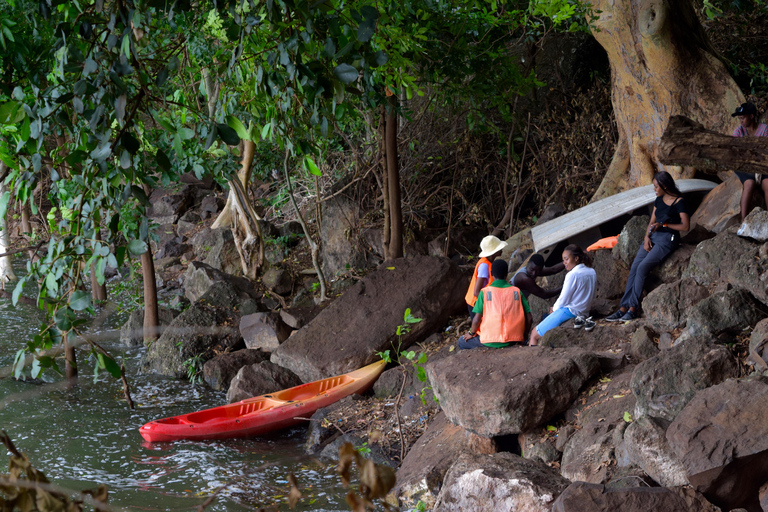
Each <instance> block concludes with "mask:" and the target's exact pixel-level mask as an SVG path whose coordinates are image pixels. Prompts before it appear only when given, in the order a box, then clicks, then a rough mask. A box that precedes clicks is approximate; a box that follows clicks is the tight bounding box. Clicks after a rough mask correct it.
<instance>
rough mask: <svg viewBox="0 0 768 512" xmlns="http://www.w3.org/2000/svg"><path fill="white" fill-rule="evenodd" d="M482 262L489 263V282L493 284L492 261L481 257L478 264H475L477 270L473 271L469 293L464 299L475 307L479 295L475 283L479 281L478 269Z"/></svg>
mask: <svg viewBox="0 0 768 512" xmlns="http://www.w3.org/2000/svg"><path fill="white" fill-rule="evenodd" d="M481 263H487V264H488V284H491V281H492V278H491V262H490V261H488V258H480V259H479V260H478V262H477V265H475V271H474V272H472V280H471V281H470V282H469V290H467V295H466V296H465V297H464V301H465V302H466V303H467V304H469V305H470V306H472V307H474V306H475V302H477V297H475V283H476V282H477V269H479V268H480V264H481Z"/></svg>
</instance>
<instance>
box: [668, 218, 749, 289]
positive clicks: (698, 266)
mask: <svg viewBox="0 0 768 512" xmlns="http://www.w3.org/2000/svg"><path fill="white" fill-rule="evenodd" d="M753 247H754V244H753V243H752V242H749V241H747V240H745V239H743V238H741V237H738V236H736V235H735V234H734V233H733V230H726V231H723V232H722V233H720V234H718V235H717V236H716V237H714V238H711V239H709V240H705V241H703V242H701V243H700V244H699V245H697V246H696V249H695V250H694V251H693V254H691V260H690V262H689V263H688V268H686V269H685V272H683V276H682V277H683V279H685V278H686V277H691V278H693V279H694V280H695V281H696V282H697V283H699V284H700V285H702V286H710V285H712V284H715V283H717V282H718V281H719V280H720V279H721V277H722V278H725V277H726V276H727V274H728V270H729V269H730V268H731V266H732V265H733V262H735V261H736V260H737V259H739V258H740V257H741V255H742V254H744V253H745V252H747V251H749V250H750V249H752V248H753Z"/></svg>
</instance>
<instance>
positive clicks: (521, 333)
mask: <svg viewBox="0 0 768 512" xmlns="http://www.w3.org/2000/svg"><path fill="white" fill-rule="evenodd" d="M482 291H483V318H482V321H481V322H480V329H479V331H480V332H479V334H480V343H484V344H485V343H509V342H511V341H524V340H525V311H524V310H523V300H522V298H521V295H522V292H521V291H520V288H518V287H517V286H509V287H506V288H496V287H491V286H486V287H485V288H483V290H482Z"/></svg>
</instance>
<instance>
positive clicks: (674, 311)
mask: <svg viewBox="0 0 768 512" xmlns="http://www.w3.org/2000/svg"><path fill="white" fill-rule="evenodd" d="M708 296H709V291H708V290H707V288H706V287H704V286H701V285H699V284H697V283H696V281H695V280H694V279H691V278H687V279H683V280H680V281H675V282H673V283H669V284H662V285H661V286H659V287H658V288H656V289H655V290H653V291H652V292H651V293H649V294H648V295H647V296H646V297H645V299H643V312H644V313H645V316H646V318H647V319H648V322H649V323H650V324H651V325H652V326H653V327H654V328H656V329H657V330H659V331H662V332H664V331H671V330H674V329H676V328H678V327H680V326H681V325H684V324H685V321H686V318H687V310H688V308H690V307H692V306H694V305H696V304H698V303H699V302H700V301H701V300H703V299H705V298H707V297H708Z"/></svg>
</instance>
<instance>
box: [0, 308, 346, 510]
mask: <svg viewBox="0 0 768 512" xmlns="http://www.w3.org/2000/svg"><path fill="white" fill-rule="evenodd" d="M123 320H124V318H121V317H119V316H113V317H112V318H110V319H109V321H108V322H107V323H106V324H105V325H107V326H111V327H114V326H116V325H119V324H120V323H121V322H122V321H123ZM41 321H42V316H41V313H40V312H39V311H37V310H35V308H33V307H31V306H25V305H19V306H17V307H15V308H14V307H13V306H12V305H11V304H10V300H7V299H2V298H0V333H1V334H0V365H2V367H3V369H5V370H6V371H7V369H8V368H9V367H10V365H11V364H12V363H13V360H14V355H15V353H16V351H17V350H18V349H19V348H21V347H22V346H23V343H24V342H25V341H26V340H28V339H30V337H31V336H32V335H33V334H34V333H36V332H37V326H38V325H39V324H40V322H41ZM102 334H103V333H102ZM118 337H119V336H118V333H117V332H116V331H114V336H112V337H111V340H110V341H107V342H105V343H104V346H105V348H107V349H108V350H109V351H110V352H111V353H113V354H117V355H119V356H120V357H119V358H118V359H120V358H122V359H123V360H124V361H125V365H126V369H127V371H128V378H129V381H130V383H131V386H132V397H133V400H134V402H135V403H136V409H135V410H134V411H131V410H129V409H128V407H127V405H126V402H125V399H124V398H123V391H122V385H121V384H120V383H119V382H116V381H115V380H114V379H112V378H111V377H107V376H106V375H99V376H98V377H97V378H96V380H95V381H94V377H93V364H92V362H91V361H88V360H87V359H86V353H85V352H83V351H81V352H79V353H78V358H79V359H78V361H79V368H80V379H79V381H78V384H77V385H76V386H74V387H65V386H64V385H63V383H61V381H60V379H59V378H56V377H46V379H45V380H46V382H45V383H43V382H37V383H25V382H19V381H15V380H13V379H9V378H7V377H5V378H2V379H0V428H3V429H5V430H6V431H7V432H8V434H9V435H10V437H11V439H12V440H13V441H14V443H15V444H16V446H17V448H18V449H19V450H20V451H22V452H23V453H25V454H26V455H27V456H28V457H29V458H30V460H31V462H32V464H33V466H34V467H36V468H37V469H40V470H41V471H43V472H44V473H45V474H46V475H47V476H48V478H49V479H50V480H51V481H52V482H53V483H55V484H57V485H60V486H64V487H67V488H72V489H78V490H80V489H84V488H90V487H95V486H96V485H97V484H101V483H103V484H106V485H107V486H108V487H109V492H110V500H109V502H110V505H112V506H115V507H122V508H125V509H129V510H185V509H187V510H189V509H195V508H196V507H198V506H199V505H200V504H202V503H203V502H204V501H205V500H206V499H207V498H208V497H209V496H211V494H212V493H213V492H214V491H215V490H217V489H219V488H220V487H221V486H222V485H224V484H227V483H229V485H228V487H226V489H224V490H222V491H221V492H220V494H219V496H218V497H217V498H216V500H215V501H214V502H213V503H212V504H211V505H210V506H209V507H208V508H207V510H212V511H213V510H215V511H224V510H253V509H254V506H255V507H259V506H268V505H271V504H273V503H276V502H277V503H281V506H280V509H281V510H287V505H285V496H286V495H287V491H288V486H287V480H286V478H287V475H288V474H289V473H294V474H295V475H296V477H297V478H298V480H299V482H300V484H301V485H302V486H303V492H304V495H305V498H304V499H303V500H302V505H300V506H299V507H298V508H297V510H317V511H323V510H326V511H338V510H348V508H347V507H346V504H345V503H344V491H343V490H342V489H341V487H340V485H339V481H338V478H337V476H336V474H335V471H334V467H333V466H331V465H329V464H324V463H320V462H318V461H317V460H315V459H311V458H307V457H303V456H302V455H301V453H302V451H301V443H302V441H303V433H304V431H303V429H301V428H297V429H294V430H292V431H288V432H283V433H280V434H277V435H274V436H272V437H268V438H256V439H241V440H237V439H235V440H227V441H216V442H176V443H159V444H154V445H150V444H148V443H145V442H144V441H143V439H142V437H141V436H140V435H139V432H138V429H139V427H140V426H141V425H143V424H144V423H146V422H147V421H150V420H152V419H156V418H160V417H166V416H174V415H177V414H182V413H185V412H190V411H193V410H198V409H204V408H208V407H214V406H217V405H222V404H224V403H225V401H226V400H225V397H224V394H223V393H219V392H214V391H211V390H209V389H207V388H205V387H203V386H193V385H191V384H189V383H186V382H179V381H174V380H169V379H163V378H159V377H148V376H141V375H137V374H136V369H137V367H138V364H139V361H140V358H141V356H142V352H143V349H140V348H127V347H124V346H121V345H120V344H119V340H118V339H117V338H118ZM62 366H63V365H62ZM0 465H5V463H4V462H1V461H0Z"/></svg>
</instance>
